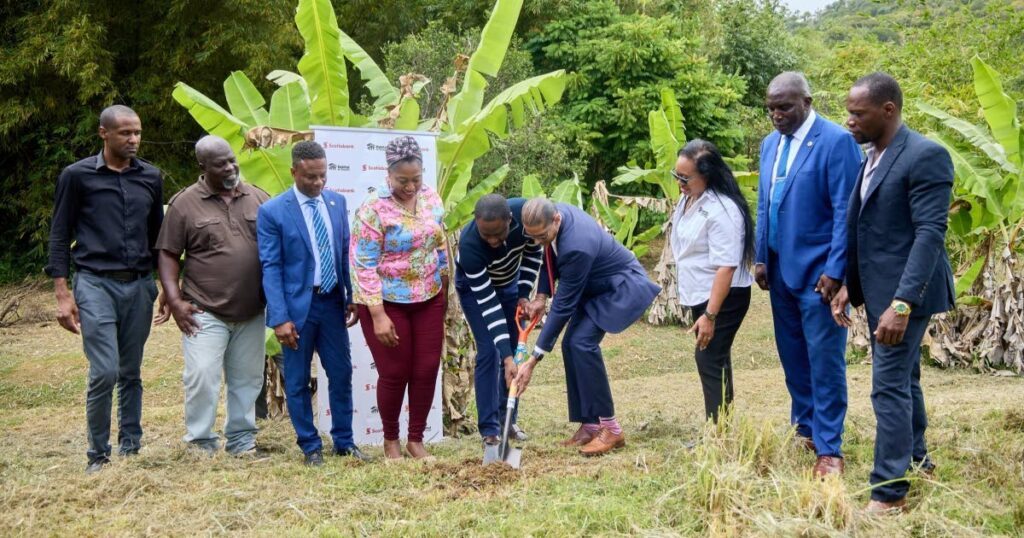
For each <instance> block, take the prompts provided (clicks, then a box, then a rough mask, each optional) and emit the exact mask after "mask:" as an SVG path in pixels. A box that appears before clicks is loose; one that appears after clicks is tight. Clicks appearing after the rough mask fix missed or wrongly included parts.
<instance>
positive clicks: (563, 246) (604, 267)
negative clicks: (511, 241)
mask: <svg viewBox="0 0 1024 538" xmlns="http://www.w3.org/2000/svg"><path fill="white" fill-rule="evenodd" d="M522 222H523V227H524V231H525V234H526V235H527V236H528V237H530V238H532V239H533V240H534V241H536V242H537V243H540V244H541V245H542V246H543V247H544V264H543V267H542V268H541V278H540V285H539V286H538V291H537V295H536V298H535V299H534V300H533V301H531V302H530V303H528V304H527V315H528V316H529V317H531V318H532V317H533V316H534V315H540V314H543V311H544V304H545V301H546V299H547V297H548V296H551V290H552V289H553V288H554V282H555V281H556V280H557V281H558V288H557V290H556V291H555V293H554V297H553V299H552V302H551V312H550V313H548V318H547V321H546V322H545V324H544V328H543V329H542V330H541V332H540V336H539V337H538V338H537V343H536V345H535V347H534V351H533V356H532V357H531V358H530V359H529V360H527V361H526V362H525V363H523V365H522V366H521V367H520V368H519V373H518V374H517V376H516V385H517V386H518V388H519V390H520V392H522V391H525V390H526V387H527V385H528V384H529V383H530V376H531V375H532V374H533V369H534V368H535V367H536V366H537V363H538V362H539V361H540V360H541V359H542V358H543V357H544V355H546V354H547V353H549V352H550V351H551V348H552V347H553V346H554V344H555V340H556V339H558V335H559V333H561V332H562V329H563V328H565V337H564V338H562V361H563V363H564V365H565V380H566V385H567V394H568V398H569V420H571V421H572V422H579V423H580V424H581V425H580V428H579V429H578V430H577V431H576V433H575V434H574V435H573V436H572V437H570V438H569V439H567V440H566V441H563V442H562V445H563V446H578V447H580V449H579V450H580V453H581V454H583V455H584V456H596V455H600V454H605V453H607V452H609V451H611V450H614V449H616V448H620V447H622V446H624V445H625V444H626V438H625V436H624V435H623V433H622V428H621V427H620V426H619V423H618V421H617V420H616V419H615V406H614V403H613V402H612V391H611V386H609V384H608V373H607V372H606V371H605V367H604V358H603V357H602V356H601V347H600V346H601V340H602V339H603V338H604V335H605V334H606V333H618V332H622V331H624V330H625V329H626V328H627V327H629V326H630V325H632V324H633V322H634V321H636V320H637V319H639V318H640V316H641V315H643V313H644V310H646V309H647V307H648V306H650V304H651V303H652V302H653V301H654V298H655V297H657V295H658V292H659V291H661V288H660V287H658V286H657V285H656V284H654V283H653V282H651V281H650V279H649V278H647V273H645V272H644V268H643V267H642V266H641V265H640V262H639V261H637V259H636V256H634V255H633V253H632V252H630V251H628V250H626V248H625V247H623V246H622V245H620V244H619V243H618V242H616V241H615V238H614V237H612V236H611V234H609V233H608V232H606V231H604V229H602V228H601V226H600V225H599V224H598V223H597V222H596V221H595V220H594V219H592V218H591V217H590V215H587V214H586V213H585V212H583V211H582V210H580V209H579V208H577V207H575V206H571V205H568V204H555V203H552V202H551V201H549V200H547V199H544V198H534V199H532V200H529V201H528V202H526V204H524V205H523V216H522ZM566 325H568V327H567V328H566Z"/></svg>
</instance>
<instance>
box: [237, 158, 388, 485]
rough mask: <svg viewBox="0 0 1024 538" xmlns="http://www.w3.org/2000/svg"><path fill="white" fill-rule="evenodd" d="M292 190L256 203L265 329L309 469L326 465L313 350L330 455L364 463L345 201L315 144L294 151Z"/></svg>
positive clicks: (365, 458)
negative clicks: (279, 354) (316, 418)
mask: <svg viewBox="0 0 1024 538" xmlns="http://www.w3.org/2000/svg"><path fill="white" fill-rule="evenodd" d="M291 171H292V178H293V179H294V180H295V185H294V187H293V188H291V189H288V190H286V191H285V192H283V193H282V194H280V195H278V196H277V197H275V198H274V199H272V200H270V201H269V202H267V203H265V204H263V205H262V206H260V209H259V215H258V217H257V219H256V233H257V241H258V243H259V251H260V262H261V264H262V266H263V291H264V293H265V294H266V297H267V326H268V327H272V328H273V329H274V335H275V336H276V337H277V340H278V341H279V342H281V349H282V351H283V353H284V385H285V397H286V399H287V400H286V401H287V404H288V415H289V416H290V417H291V420H292V426H293V427H294V428H295V434H296V437H297V443H298V445H299V448H301V449H302V453H303V454H304V455H305V463H306V464H307V465H311V466H318V465H322V464H323V453H322V448H323V446H322V442H321V440H320V434H319V433H318V432H317V429H316V425H315V424H314V423H313V407H312V401H311V399H312V398H311V393H310V390H309V380H310V363H311V361H312V360H313V352H314V351H316V352H317V353H318V354H319V356H320V364H321V365H322V366H323V368H324V371H325V372H326V374H327V379H328V381H329V387H328V393H329V394H328V399H329V400H330V403H331V423H332V425H331V438H332V439H333V440H334V453H335V454H337V455H340V456H352V457H355V458H357V459H360V460H363V461H368V460H369V459H370V458H369V457H367V456H366V455H364V454H363V453H362V452H361V451H360V450H359V448H357V447H356V446H355V442H354V441H353V438H352V354H351V348H350V344H349V339H348V331H347V330H346V326H352V325H355V323H356V319H357V318H356V310H355V306H354V305H353V304H352V283H351V280H350V279H349V269H348V243H349V230H348V213H347V211H346V209H345V197H344V196H342V195H340V194H337V193H334V192H331V191H325V190H324V185H325V183H326V181H327V156H326V155H325V154H324V150H323V148H322V147H320V145H319V144H317V143H316V142H313V141H303V142H299V143H298V144H295V147H294V148H293V149H292V169H291Z"/></svg>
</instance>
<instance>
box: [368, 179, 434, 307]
mask: <svg viewBox="0 0 1024 538" xmlns="http://www.w3.org/2000/svg"><path fill="white" fill-rule="evenodd" d="M418 196H419V199H418V200H417V207H416V213H415V214H413V213H410V212H409V211H408V210H407V209H405V208H404V207H402V206H401V205H400V204H398V203H397V202H395V201H394V200H393V199H392V198H391V193H390V191H389V190H388V189H387V187H386V186H385V187H381V188H378V189H377V192H376V193H375V194H374V195H371V196H370V197H369V198H367V199H366V201H365V202H363V205H361V206H360V207H359V209H358V210H357V211H356V215H355V219H354V220H353V223H352V239H351V248H350V249H349V252H350V254H349V258H350V262H351V264H352V277H353V279H354V282H353V284H354V285H353V292H354V293H353V296H354V297H353V302H355V303H358V304H364V305H367V306H373V305H379V304H382V303H383V302H384V301H388V302H391V303H419V302H423V301H426V300H428V299H430V298H432V297H434V296H435V295H437V294H438V292H440V291H441V277H442V276H443V275H447V274H448V256H447V252H446V244H445V234H444V227H443V224H442V221H443V218H444V205H443V204H442V203H441V198H440V197H439V196H438V195H437V192H435V191H434V189H431V188H430V187H428V186H426V185H424V186H423V188H422V189H421V190H420V193H419V195H418Z"/></svg>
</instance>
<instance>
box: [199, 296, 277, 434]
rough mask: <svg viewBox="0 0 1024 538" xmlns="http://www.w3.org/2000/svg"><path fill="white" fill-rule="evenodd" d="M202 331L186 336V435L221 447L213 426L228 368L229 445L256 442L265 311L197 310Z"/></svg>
mask: <svg viewBox="0 0 1024 538" xmlns="http://www.w3.org/2000/svg"><path fill="white" fill-rule="evenodd" d="M193 316H194V317H195V320H196V321H197V322H198V323H199V326H200V329H199V332H198V333H196V334H195V335H194V336H184V335H183V336H182V338H181V349H182V352H183V354H184V355H185V371H184V373H183V374H182V381H183V382H184V385H185V432H186V433H185V437H184V441H185V442H186V443H193V444H195V445H197V446H199V447H201V448H204V449H207V450H216V449H217V448H219V446H218V445H219V444H220V443H219V439H218V438H217V434H215V433H214V432H213V425H214V422H215V421H216V420H217V401H218V400H219V399H220V380H221V374H222V372H223V377H224V382H225V384H226V385H227V404H226V408H227V419H226V420H225V421H224V436H225V437H226V438H227V444H226V446H225V449H226V450H227V451H228V452H229V453H232V454H237V453H240V452H244V451H246V450H249V449H251V448H255V447H256V398H257V397H259V394H260V390H261V389H262V388H263V362H264V357H265V356H266V349H265V348H266V341H267V339H266V329H265V327H264V324H265V321H264V319H265V318H264V314H263V312H260V313H259V314H258V315H257V316H255V317H253V318H251V319H249V320H246V321H240V322H228V321H223V320H221V319H220V318H218V317H217V316H215V315H213V314H212V313H210V312H203V313H201V314H194V315H193Z"/></svg>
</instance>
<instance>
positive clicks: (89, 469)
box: [85, 458, 110, 474]
mask: <svg viewBox="0 0 1024 538" xmlns="http://www.w3.org/2000/svg"><path fill="white" fill-rule="evenodd" d="M108 463H110V460H108V459H106V458H103V459H100V460H96V461H90V462H89V465H86V466H85V474H96V473H98V472H100V471H102V470H103V466H104V465H106V464H108Z"/></svg>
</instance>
